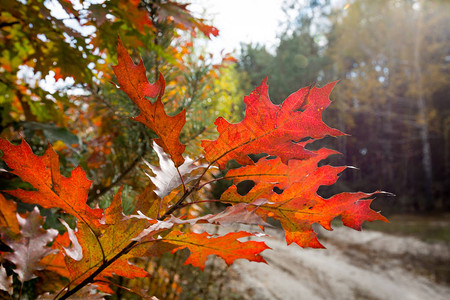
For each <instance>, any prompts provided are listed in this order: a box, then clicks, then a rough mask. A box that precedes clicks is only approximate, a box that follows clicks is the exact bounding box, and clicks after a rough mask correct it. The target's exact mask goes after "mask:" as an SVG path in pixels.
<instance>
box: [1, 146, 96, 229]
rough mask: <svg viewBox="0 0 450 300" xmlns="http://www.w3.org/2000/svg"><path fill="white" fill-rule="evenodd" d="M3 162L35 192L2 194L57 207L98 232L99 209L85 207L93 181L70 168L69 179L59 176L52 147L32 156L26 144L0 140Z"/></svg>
mask: <svg viewBox="0 0 450 300" xmlns="http://www.w3.org/2000/svg"><path fill="white" fill-rule="evenodd" d="M0 150H1V151H2V152H3V157H2V159H3V160H4V161H5V163H6V164H7V165H8V167H10V168H11V169H13V170H12V171H11V173H13V174H15V175H17V176H19V177H20V178H21V179H22V180H23V181H26V182H29V183H30V184H31V185H32V186H33V188H35V189H36V191H25V190H22V189H17V190H8V191H3V192H5V193H8V194H10V195H12V196H14V197H17V198H19V199H20V200H21V201H23V202H26V203H31V204H39V205H41V206H42V207H44V208H53V207H59V208H61V209H63V210H64V211H65V212H66V213H68V214H71V215H73V216H75V217H77V218H78V220H80V221H82V222H84V223H86V224H88V225H89V227H90V228H91V229H92V230H94V231H97V232H98V231H99V228H100V227H101V224H100V223H99V219H100V218H101V216H102V210H101V209H92V208H90V207H89V206H88V205H87V204H86V200H87V196H88V192H89V187H90V186H91V184H92V181H90V180H88V179H87V178H86V173H85V172H84V171H83V169H81V167H76V168H75V169H73V171H72V174H71V176H70V177H69V178H66V177H64V176H62V175H61V174H60V165H59V158H58V154H56V152H55V151H54V150H53V148H52V147H51V145H49V146H48V148H47V150H46V151H45V153H44V155H43V156H37V155H35V154H33V152H32V150H31V148H30V146H29V145H28V144H27V142H25V141H23V140H22V142H21V143H20V145H17V146H15V145H13V144H11V143H10V142H9V141H7V140H4V139H0Z"/></svg>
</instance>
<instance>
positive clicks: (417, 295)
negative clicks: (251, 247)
mask: <svg viewBox="0 0 450 300" xmlns="http://www.w3.org/2000/svg"><path fill="white" fill-rule="evenodd" d="M320 234H321V236H322V237H321V241H322V242H323V244H324V245H325V246H326V247H327V250H316V249H301V248H299V247H298V246H296V245H291V246H286V243H285V242H284V240H283V237H282V236H281V234H278V238H270V239H265V241H266V243H267V244H268V245H269V246H270V247H271V248H272V249H273V251H265V252H264V257H265V258H266V260H267V261H268V263H269V265H266V264H258V263H251V262H248V261H243V260H240V261H238V262H236V263H235V264H234V265H233V267H232V268H233V270H234V272H235V276H234V278H233V279H232V280H231V281H230V282H229V284H228V288H229V289H230V290H234V291H235V292H237V293H238V294H241V295H243V296H244V299H258V300H264V299H295V300H302V299H308V300H314V299H346V300H348V299H358V300H359V299H383V300H389V299H392V300H394V299H395V300H398V299H402V300H416V299H417V300H428V299H433V300H440V299H442V300H446V299H449V297H450V296H449V295H450V287H449V286H448V285H445V284H438V283H437V282H436V280H437V279H436V278H433V275H432V272H428V271H427V270H428V268H429V264H448V263H449V262H450V246H449V245H444V244H433V245H429V244H426V243H424V242H421V241H419V240H416V239H413V238H405V237H396V236H392V235H387V234H384V233H380V232H375V231H363V232H362V233H361V232H357V231H353V230H351V229H347V228H337V229H336V230H334V231H333V232H331V233H328V232H325V230H323V231H320Z"/></svg>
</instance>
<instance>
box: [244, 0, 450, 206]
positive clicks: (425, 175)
mask: <svg viewBox="0 0 450 300" xmlns="http://www.w3.org/2000/svg"><path fill="white" fill-rule="evenodd" d="M284 9H285V11H286V15H287V20H288V21H286V22H285V23H284V24H283V25H284V26H285V27H284V32H283V33H282V34H281V36H280V41H279V44H278V45H277V46H276V50H275V53H270V52H269V51H268V50H267V49H266V48H265V47H264V46H263V45H249V44H244V45H243V46H242V49H241V53H240V56H239V63H238V65H239V68H240V69H241V70H243V71H245V72H244V74H245V76H246V80H247V81H245V83H244V84H243V85H242V86H243V88H244V90H249V89H250V88H249V87H250V86H255V85H256V84H258V83H259V81H260V80H261V78H263V77H264V76H266V75H267V74H269V84H270V87H269V94H270V96H271V99H272V101H274V102H276V103H280V102H281V101H283V99H285V98H286V97H287V96H288V95H289V94H290V93H292V92H293V91H294V90H295V89H296V87H298V86H306V85H311V84H319V85H323V84H324V83H327V82H330V81H334V80H340V83H339V84H338V85H337V86H336V88H335V89H334V91H333V94H332V97H331V98H332V100H333V104H332V105H331V107H330V108H329V110H328V111H327V112H326V113H327V116H326V119H327V121H328V124H332V125H333V126H335V127H337V128H338V129H340V130H342V131H344V132H346V133H348V134H349V135H350V136H348V137H345V138H340V139H337V140H336V141H329V142H330V143H332V144H334V145H335V146H336V147H337V149H338V150H339V151H340V152H341V153H343V161H342V160H340V161H339V162H341V163H342V162H343V163H344V164H346V165H350V166H355V167H357V168H358V169H359V170H352V171H346V172H345V173H344V174H343V176H342V177H341V179H340V185H341V188H342V187H343V188H344V189H346V190H347V189H349V190H355V189H356V190H376V189H380V190H385V191H390V192H392V193H394V194H396V195H397V197H395V199H393V198H391V199H386V201H385V202H384V203H383V205H382V208H383V211H386V210H388V211H391V212H418V211H432V210H445V211H447V210H448V209H449V208H450V206H449V205H450V203H449V196H450V142H449V138H450V131H449V130H450V77H449V76H450V30H449V28H450V13H449V12H450V3H449V2H448V1H413V0H411V1H407V0H405V1H398V0H393V1H385V0H380V1H370V0H358V1H349V2H348V3H347V4H345V6H344V9H342V7H341V6H339V7H337V8H336V7H334V6H332V5H331V4H330V1H319V0H317V1H309V5H305V4H304V3H299V1H286V2H285V7H284ZM289 16H294V17H293V18H292V17H289Z"/></svg>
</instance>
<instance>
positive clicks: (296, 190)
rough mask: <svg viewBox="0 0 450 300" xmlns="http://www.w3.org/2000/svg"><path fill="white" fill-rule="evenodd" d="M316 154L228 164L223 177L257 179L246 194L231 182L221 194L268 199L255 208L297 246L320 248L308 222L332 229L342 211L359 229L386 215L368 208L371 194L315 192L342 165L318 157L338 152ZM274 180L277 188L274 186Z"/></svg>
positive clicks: (229, 198) (226, 198)
mask: <svg viewBox="0 0 450 300" xmlns="http://www.w3.org/2000/svg"><path fill="white" fill-rule="evenodd" d="M315 153H316V154H317V155H316V156H313V157H311V158H309V159H305V160H290V161H289V162H288V165H285V164H283V163H282V162H281V160H280V159H279V158H276V159H260V160H259V161H258V162H257V163H256V164H255V165H254V166H246V167H242V168H240V169H236V170H231V171H229V172H228V174H227V178H229V179H233V180H234V181H235V182H239V181H242V180H243V177H242V176H244V174H247V173H248V175H249V177H248V178H249V179H251V180H254V181H255V183H256V185H255V186H254V187H253V188H252V189H251V190H250V191H249V192H248V193H247V194H246V195H244V196H241V195H240V194H239V193H238V192H237V188H236V186H235V185H232V186H231V187H230V188H229V189H228V190H226V191H225V192H224V193H223V194H222V196H221V200H222V201H224V202H228V203H234V204H236V203H242V202H244V203H252V202H254V201H257V200H259V199H265V200H266V201H267V202H266V203H263V204H261V205H259V206H258V209H257V210H256V212H257V213H258V214H259V215H260V216H262V217H263V218H267V217H273V218H275V219H277V220H279V221H280V222H281V226H282V227H283V229H284V230H285V233H286V242H287V243H288V244H291V243H292V242H295V243H296V244H298V245H299V246H301V247H313V248H323V246H322V244H320V242H319V241H318V240H317V237H316V233H315V232H314V231H313V228H312V224H313V223H318V224H321V225H322V226H323V227H324V228H326V229H328V230H331V225H330V223H331V221H332V220H333V219H334V218H335V217H337V216H341V217H342V220H343V222H344V225H346V226H349V227H352V228H354V229H360V228H361V224H362V222H363V221H374V220H381V221H387V220H386V218H384V217H383V216H382V215H380V214H379V213H376V212H374V211H373V210H371V209H370V208H369V204H370V202H371V200H365V199H367V198H368V197H371V196H372V195H373V193H372V194H366V193H361V192H360V193H342V194H338V195H336V196H333V197H331V198H330V199H323V198H322V197H320V196H319V195H317V189H318V188H319V186H321V185H331V184H334V183H335V182H336V180H337V179H338V174H339V173H341V172H342V171H343V170H344V169H345V167H332V166H329V165H324V166H321V167H318V166H317V164H318V162H319V161H321V160H323V159H324V158H326V157H327V156H328V155H329V154H334V153H336V152H334V151H332V150H328V149H321V150H318V151H317V152H315ZM274 186H278V187H279V191H278V192H275V191H274Z"/></svg>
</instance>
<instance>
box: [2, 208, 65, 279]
mask: <svg viewBox="0 0 450 300" xmlns="http://www.w3.org/2000/svg"><path fill="white" fill-rule="evenodd" d="M18 220H19V225H20V233H21V237H20V239H19V240H10V239H7V240H6V241H5V242H6V244H7V245H8V246H9V247H10V248H11V249H12V250H13V252H10V253H7V254H6V255H5V258H6V259H7V260H9V261H10V262H12V263H14V264H15V265H16V268H15V269H14V272H15V273H16V274H17V275H18V277H19V280H20V281H22V282H25V281H28V280H30V279H33V278H36V275H35V274H34V272H35V271H37V270H42V269H43V266H42V265H41V264H40V261H41V259H42V258H43V257H45V256H47V255H49V254H52V253H55V252H56V250H53V249H51V248H49V247H46V246H47V244H48V243H50V242H52V241H53V239H54V238H55V237H56V236H57V235H58V231H57V230H55V229H48V230H44V229H43V228H42V224H43V223H44V221H43V218H42V217H41V216H40V214H39V209H38V208H37V207H35V208H34V210H33V211H32V212H30V213H28V214H27V216H26V217H25V218H22V217H20V216H18Z"/></svg>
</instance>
